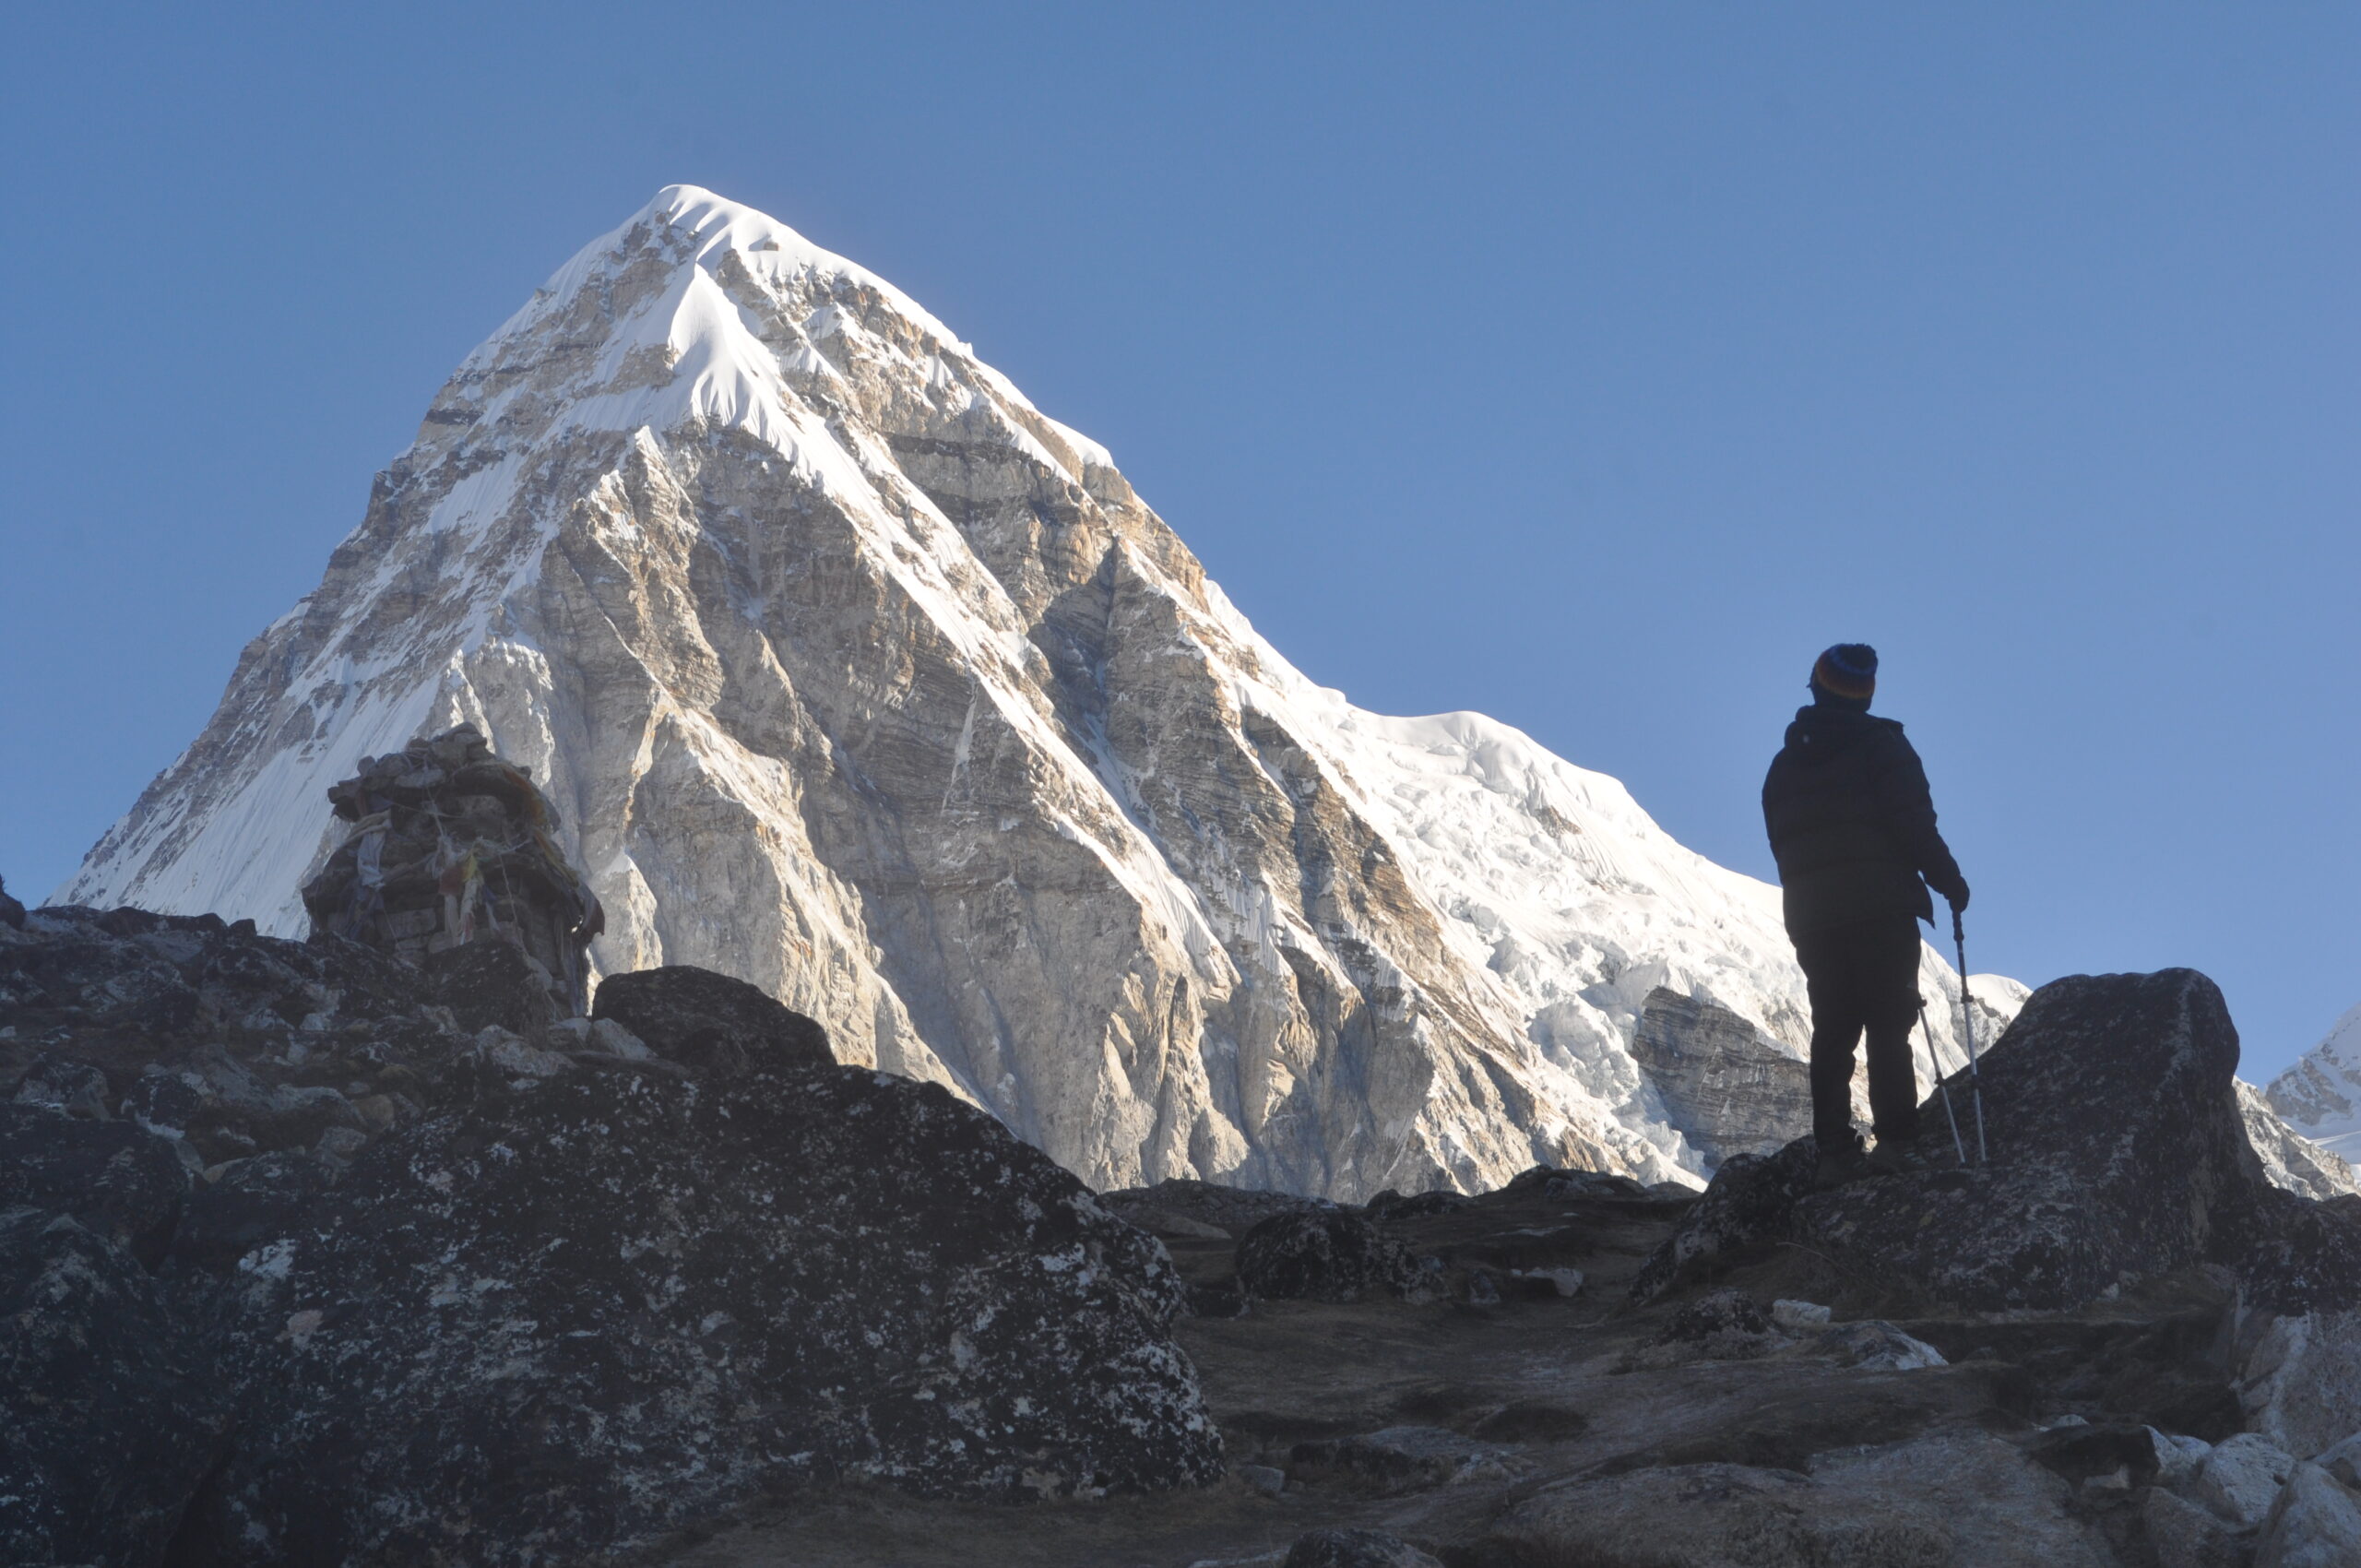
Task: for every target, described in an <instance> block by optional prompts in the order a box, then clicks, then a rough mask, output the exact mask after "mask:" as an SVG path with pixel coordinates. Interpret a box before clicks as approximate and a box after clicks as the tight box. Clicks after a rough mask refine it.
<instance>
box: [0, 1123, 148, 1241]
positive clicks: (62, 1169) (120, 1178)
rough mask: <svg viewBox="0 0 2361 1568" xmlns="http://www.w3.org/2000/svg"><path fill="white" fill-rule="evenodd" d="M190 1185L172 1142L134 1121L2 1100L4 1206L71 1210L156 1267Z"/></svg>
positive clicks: (0, 1198)
mask: <svg viewBox="0 0 2361 1568" xmlns="http://www.w3.org/2000/svg"><path fill="white" fill-rule="evenodd" d="M188 1191H189V1175H188V1171H187V1170H186V1169H185V1168H184V1166H183V1165H182V1163H181V1159H180V1156H179V1155H178V1154H177V1153H175V1152H174V1150H173V1148H172V1144H171V1143H169V1142H168V1141H166V1140H165V1139H162V1138H160V1137H157V1136H156V1135H155V1134H152V1133H148V1132H145V1131H143V1130H142V1129H141V1128H139V1127H137V1126H136V1125H134V1124H133V1123H128V1122H91V1121H87V1120H84V1119H83V1118H80V1117H76V1116H68V1115H66V1114H65V1112H64V1111H59V1110H56V1109H54V1108H53V1107H50V1106H43V1105H0V1209H12V1208H30V1209H36V1210H39V1211H40V1212H42V1213H44V1214H52V1215H58V1214H70V1215H72V1216H73V1217H74V1218H77V1219H78V1220H80V1221H81V1222H82V1223H83V1224H84V1225H86V1226H88V1227H89V1229H92V1230H94V1231H96V1232H98V1233H99V1234H100V1235H101V1236H104V1237H106V1238H107V1239H108V1240H109V1241H113V1242H114V1243H115V1244H116V1245H118V1246H121V1247H123V1248H125V1249H126V1250H128V1251H129V1252H130V1253H132V1254H133V1255H134V1256H136V1257H137V1258H138V1259H139V1261H140V1262H141V1263H142V1264H143V1265H147V1266H148V1267H153V1266H155V1265H156V1264H157V1263H158V1262H160V1260H161V1259H162V1257H163V1255H164V1249H165V1247H166V1246H168V1245H169V1244H170V1243H171V1241H172V1228H173V1227H174V1226H175V1225H176V1224H178V1223H179V1221H180V1217H181V1209H182V1207H183V1206H184V1205H185V1204H186V1203H187V1202H188Z"/></svg>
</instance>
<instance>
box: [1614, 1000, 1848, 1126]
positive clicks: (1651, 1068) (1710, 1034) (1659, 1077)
mask: <svg viewBox="0 0 2361 1568" xmlns="http://www.w3.org/2000/svg"><path fill="white" fill-rule="evenodd" d="M1631 1056H1632V1059H1633V1060H1634V1061H1636V1062H1638V1063H1639V1064H1640V1067H1641V1069H1642V1070H1643V1072H1645V1073H1646V1074H1647V1075H1648V1081H1649V1082H1650V1083H1652V1084H1654V1085H1655V1089H1656V1093H1657V1094H1659V1095H1661V1096H1663V1097H1664V1104H1665V1111H1666V1114H1667V1118H1668V1119H1669V1120H1670V1122H1671V1123H1672V1124H1673V1125H1674V1126H1675V1127H1677V1128H1679V1130H1680V1133H1681V1135H1682V1136H1684V1137H1686V1138H1687V1139H1688V1140H1689V1141H1690V1143H1691V1144H1692V1145H1694V1146H1697V1147H1698V1148H1700V1149H1704V1150H1708V1151H1710V1152H1711V1154H1712V1157H1713V1158H1714V1160H1715V1162H1716V1163H1719V1162H1721V1161H1723V1160H1726V1159H1727V1158H1729V1157H1730V1156H1732V1155H1734V1154H1771V1153H1774V1152H1776V1151H1777V1150H1778V1149H1780V1148H1782V1147H1784V1146H1786V1145H1787V1144H1788V1143H1789V1142H1791V1141H1792V1140H1794V1139H1795V1138H1797V1137H1798V1136H1800V1135H1802V1134H1805V1133H1808V1132H1809V1131H1811V1078H1810V1070H1809V1068H1808V1067H1806V1065H1805V1064H1804V1063H1803V1062H1802V1060H1801V1059H1799V1058H1798V1057H1797V1056H1796V1055H1794V1054H1793V1053H1792V1052H1791V1051H1783V1050H1781V1049H1780V1048H1779V1046H1778V1045H1777V1044H1776V1043H1774V1042H1773V1041H1771V1040H1769V1039H1765V1038H1764V1037H1763V1035H1762V1030H1760V1029H1758V1028H1755V1027H1754V1026H1753V1025H1752V1024H1750V1023H1748V1022H1747V1021H1746V1020H1745V1019H1744V1018H1741V1017H1739V1016H1738V1015H1737V1014H1735V1013H1733V1012H1731V1011H1729V1009H1727V1008H1726V1007H1717V1006H1715V1005H1714V1004H1713V1003H1711V1002H1705V1001H1701V1000H1700V999H1698V998H1696V997H1693V996H1683V995H1681V994H1679V992H1672V991H1665V990H1661V989H1660V990H1656V991H1653V992H1649V993H1648V1000H1647V1004H1646V1005H1645V1006H1644V1007H1643V1008H1642V1009H1641V1011H1640V1027H1639V1030H1638V1032H1637V1033H1636V1034H1635V1035H1634V1036H1633V1037H1632V1039H1631Z"/></svg>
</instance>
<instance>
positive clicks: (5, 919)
mask: <svg viewBox="0 0 2361 1568" xmlns="http://www.w3.org/2000/svg"><path fill="white" fill-rule="evenodd" d="M0 925H5V926H9V927H13V928H14V929H16V930H18V931H22V930H23V929H24V925H25V907H24V906H23V905H22V904H19V903H18V902H17V900H16V899H14V898H11V897H8V885H7V883H6V882H5V881H0Z"/></svg>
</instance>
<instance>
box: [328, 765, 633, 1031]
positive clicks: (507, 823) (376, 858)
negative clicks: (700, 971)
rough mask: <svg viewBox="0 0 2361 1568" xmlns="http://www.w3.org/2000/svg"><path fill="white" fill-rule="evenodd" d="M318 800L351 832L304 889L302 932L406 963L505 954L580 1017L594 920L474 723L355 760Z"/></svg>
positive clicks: (602, 922)
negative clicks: (306, 922) (473, 949)
mask: <svg viewBox="0 0 2361 1568" xmlns="http://www.w3.org/2000/svg"><path fill="white" fill-rule="evenodd" d="M328 802H329V803H330V804H331V805H333V806H334V807H335V808H336V814H337V815H338V816H340V817H342V818H344V819H345V820H346V821H347V822H350V823H351V824H352V825H353V831H352V835H351V837H349V838H347V839H346V840H345V841H344V843H343V844H342V845H340V846H338V849H337V850H336V852H335V853H334V854H332V855H330V856H329V857H328V862H327V864H326V866H325V867H323V868H322V869H321V871H320V873H319V874H318V875H317V876H315V877H314V878H313V879H312V880H311V881H310V882H309V883H307V884H305V885H304V887H303V907H304V909H307V910H309V911H310V913H311V916H312V929H313V931H314V932H333V933H334V934H336V935H338V936H344V937H350V938H351V939H352V940H354V941H356V942H361V943H364V944H368V945H370V946H372V947H376V948H379V949H382V950H383V951H385V952H387V953H391V954H392V955H393V956H396V957H397V958H400V959H402V960H404V961H406V962H408V963H410V964H422V963H424V962H425V961H426V958H427V956H428V955H430V954H435V953H444V952H448V951H449V950H451V949H452V948H455V947H463V946H465V945H467V944H469V943H473V942H505V943H508V944H511V945H512V946H515V947H516V948H518V949H519V950H521V951H522V952H523V953H524V955H525V956H526V957H528V959H530V960H531V961H532V965H533V967H534V968H537V969H538V970H539V971H540V974H541V975H542V976H543V977H544V979H545V980H546V983H547V985H548V987H549V991H550V995H551V997H552V1000H553V1001H554V1002H555V1003H556V1004H557V1005H558V1007H559V1016H561V1017H578V1016H581V1015H582V1014H583V1012H584V1011H585V1010H586V1006H587V1001H588V986H589V964H588V960H587V954H586V949H587V947H588V945H589V943H590V939H591V938H592V937H594V936H597V935H598V934H599V932H601V931H603V930H605V929H606V922H607V917H606V911H605V910H604V909H601V908H600V907H599V900H598V897H597V896H596V895H594V894H593V893H592V892H591V891H590V889H589V887H588V885H587V884H585V883H584V882H583V880H582V877H581V875H580V874H579V873H576V872H575V869H574V868H573V867H572V866H570V865H568V864H567V863H566V861H565V856H564V853H563V852H562V851H561V850H560V849H558V846H557V840H556V839H555V838H554V837H552V834H553V832H554V830H555V829H556V827H557V825H558V817H557V812H556V811H555V809H554V808H552V806H551V805H550V803H549V802H548V801H547V800H545V799H544V798H543V797H542V795H541V792H540V790H537V789H535V788H534V787H533V779H532V776H531V775H530V774H528V773H527V772H526V771H525V770H524V769H523V768H521V767H518V766H516V765H514V764H513V763H506V762H503V761H501V760H500V758H498V757H496V756H494V755H492V748H491V747H490V746H488V745H486V744H485V743H484V738H483V736H482V735H481V733H480V732H479V731H477V730H476V729H475V728H474V727H473V726H472V725H466V724H462V725H460V726H459V727H458V728H457V729H455V730H445V731H443V733H441V734H439V735H433V736H429V737H427V738H425V739H422V740H417V741H412V742H410V743H409V745H407V746H405V747H404V748H402V749H401V750H400V751H398V752H391V753H388V754H386V755H384V756H381V757H362V759H361V771H360V773H359V775H358V776H357V777H354V778H348V779H345V780H344V781H343V782H342V783H339V784H336V785H332V786H330V787H329V790H328Z"/></svg>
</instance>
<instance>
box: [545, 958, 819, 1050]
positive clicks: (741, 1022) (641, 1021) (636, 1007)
mask: <svg viewBox="0 0 2361 1568" xmlns="http://www.w3.org/2000/svg"><path fill="white" fill-rule="evenodd" d="M590 1016H592V1017H593V1018H612V1019H613V1020H614V1021H615V1022H616V1023H618V1024H621V1025H622V1026H623V1028H626V1029H629V1030H630V1031H631V1032H632V1033H633V1034H635V1035H637V1036H638V1037H639V1038H640V1039H642V1040H643V1041H645V1042H646V1043H647V1047H648V1049H650V1050H651V1051H655V1052H656V1053H657V1054H658V1055H659V1056H665V1057H669V1058H670V1059H671V1060H672V1061H675V1062H683V1063H688V1064H689V1065H690V1066H693V1067H702V1068H704V1069H706V1071H708V1072H715V1073H722V1074H730V1073H743V1072H747V1071H750V1070H753V1069H755V1068H768V1067H825V1066H828V1065H830V1064H832V1063H834V1062H835V1060H836V1058H835V1057H834V1056H833V1055H832V1054H830V1052H829V1051H828V1036H827V1031H825V1029H823V1028H820V1026H819V1025H817V1024H815V1023H813V1021H812V1020H811V1019H809V1018H807V1017H805V1016H802V1015H801V1014H800V1013H790V1012H789V1011H788V1010H787V1009H786V1008H785V1007H782V1006H781V1005H779V1004H778V1003H777V1001H775V1000H774V999H773V998H771V997H769V996H767V995H765V993H764V992H760V991H757V990H755V989H754V988H753V986H751V985H748V984H747V983H746V982H745V981H744V980H732V979H730V977H729V976H728V975H718V974H715V973H714V972H713V971H712V970H710V969H699V968H691V967H689V966H687V965H684V964H674V965H668V966H666V967H665V968H659V969H640V970H636V971H635V972H633V973H631V974H627V975H610V976H609V977H608V978H607V979H605V980H601V981H599V995H598V1000H597V1001H596V1002H594V1003H593V1004H591V1008H590Z"/></svg>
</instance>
